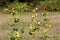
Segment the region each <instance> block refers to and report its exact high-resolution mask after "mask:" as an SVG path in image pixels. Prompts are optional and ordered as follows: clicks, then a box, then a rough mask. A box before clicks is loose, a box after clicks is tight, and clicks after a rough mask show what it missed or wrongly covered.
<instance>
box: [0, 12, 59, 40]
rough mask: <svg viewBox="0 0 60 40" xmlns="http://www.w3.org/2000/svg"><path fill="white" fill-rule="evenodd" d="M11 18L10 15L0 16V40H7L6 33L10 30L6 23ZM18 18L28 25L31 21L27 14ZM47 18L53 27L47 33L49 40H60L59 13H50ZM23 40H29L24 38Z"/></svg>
mask: <svg viewBox="0 0 60 40" xmlns="http://www.w3.org/2000/svg"><path fill="white" fill-rule="evenodd" d="M11 18H12V15H10V14H0V40H9V37H8V33H9V32H10V30H11V28H10V27H9V25H8V23H9V22H10V21H11V20H12V19H11ZM20 18H21V21H22V22H26V23H28V22H30V21H31V16H30V15H29V14H28V13H27V14H26V15H21V17H20ZM41 18H42V17H41V16H39V17H38V19H39V20H40V19H41ZM47 18H49V19H50V22H51V23H52V24H53V27H52V28H51V29H50V30H49V33H48V34H49V35H50V36H51V39H50V40H60V12H50V15H49V16H48V17H47ZM26 29H27V28H26ZM27 30H28V29H27ZM26 36H27V35H26ZM55 36H56V37H55ZM52 37H53V38H52ZM25 40H29V39H27V38H26V39H25ZM36 40H38V39H36Z"/></svg>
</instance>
